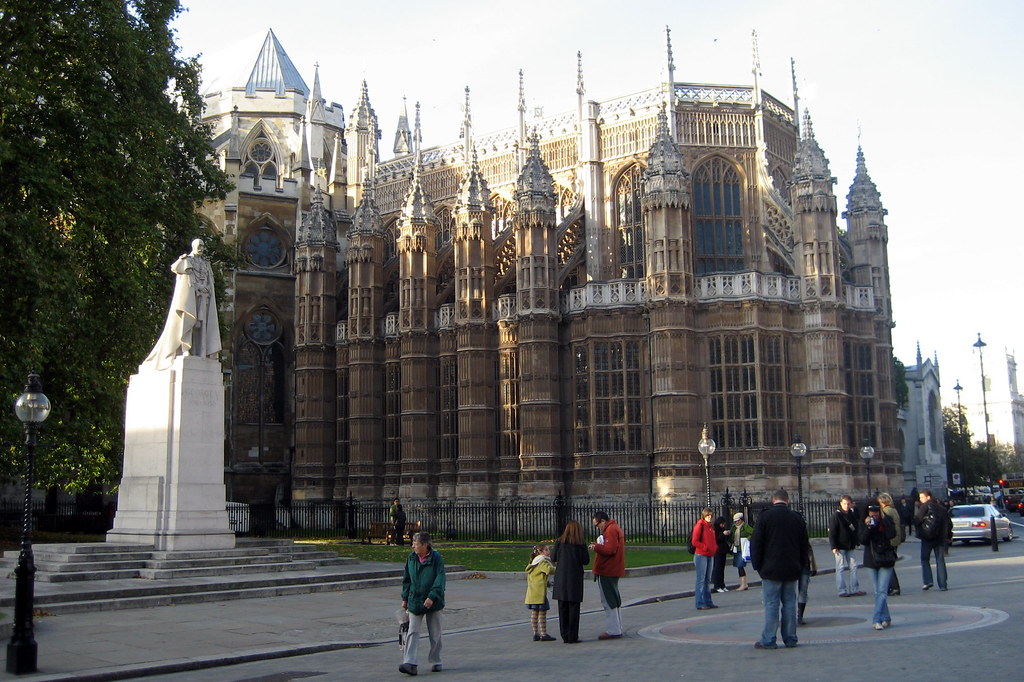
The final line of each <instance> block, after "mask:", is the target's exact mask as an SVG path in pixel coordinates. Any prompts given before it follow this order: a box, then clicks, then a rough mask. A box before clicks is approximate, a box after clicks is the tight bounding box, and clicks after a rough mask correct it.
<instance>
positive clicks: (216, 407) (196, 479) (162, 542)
mask: <svg viewBox="0 0 1024 682" xmlns="http://www.w3.org/2000/svg"><path fill="white" fill-rule="evenodd" d="M124 446H125V447H124V476H123V478H122V479H121V487H120V490H119V491H118V500H117V514H116V515H115V517H114V527H113V529H111V530H110V531H109V532H108V533H107V538H106V539H107V542H118V543H133V544H145V545H152V546H153V547H154V548H156V549H157V550H169V551H173V550H192V549H230V548H232V547H234V546H235V534H234V533H233V532H232V531H231V527H230V524H229V523H228V516H227V511H226V509H225V491H224V386H223V380H222V378H221V369H220V363H219V362H217V361H216V360H209V359H206V358H198V357H181V356H179V357H176V358H175V359H174V360H173V362H172V364H171V366H170V367H169V368H167V369H163V370H156V369H152V368H151V365H143V366H142V367H140V368H139V373H138V374H135V375H133V376H132V378H131V381H130V382H129V384H128V402H127V408H126V415H125V436H124Z"/></svg>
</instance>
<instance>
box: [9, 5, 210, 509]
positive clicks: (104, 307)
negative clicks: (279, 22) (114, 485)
mask: <svg viewBox="0 0 1024 682" xmlns="http://www.w3.org/2000/svg"><path fill="white" fill-rule="evenodd" d="M179 11H181V10H180V7H179V4H178V2H177V0H48V2H38V1H37V0H5V2H4V3H3V4H2V5H0V271H2V272H3V280H2V282H3V285H2V294H3V305H2V307H0V316H2V317H0V390H3V391H4V392H5V393H6V394H7V395H8V396H10V397H11V398H13V397H14V396H16V395H17V394H19V393H20V392H21V390H22V385H23V384H24V380H25V376H26V374H27V372H28V370H29V369H32V368H35V369H36V370H37V371H38V372H39V373H40V375H41V377H42V379H43V388H44V391H45V392H46V393H47V395H48V396H49V397H50V399H51V402H52V404H53V406H54V410H53V413H52V414H51V416H50V419H49V420H48V421H47V422H46V423H45V424H44V426H43V430H42V433H41V441H40V442H41V445H42V447H41V448H40V451H39V460H38V462H39V464H38V477H39V482H40V484H41V485H43V486H50V485H59V486H61V487H64V488H67V489H76V488H81V487H83V486H85V485H88V484H91V483H97V482H98V483H109V482H116V480H117V478H118V475H119V469H120V463H121V455H122V449H123V420H124V395H125V387H126V383H127V379H128V377H129V376H130V375H131V374H132V373H133V372H134V371H135V370H136V367H137V366H138V364H139V363H140V362H141V361H142V359H143V358H144V357H145V355H146V352H147V351H148V349H149V347H150V346H151V345H152V344H153V342H154V340H155V338H156V336H157V334H158V332H159V330H160V325H161V322H162V319H163V315H164V313H165V311H166V306H167V302H168V300H169V296H170V289H171V283H172V280H171V277H170V275H169V273H168V266H169V264H170V263H171V262H172V261H173V260H174V258H175V257H176V256H177V255H179V254H181V253H183V252H185V251H187V250H188V243H189V241H190V240H191V239H193V238H195V237H197V236H202V237H203V238H204V239H206V240H208V242H209V245H210V246H211V247H212V249H211V251H212V252H213V253H217V252H222V249H221V245H220V244H219V238H218V237H217V236H216V235H213V234H211V233H210V232H209V231H208V230H206V229H205V228H203V226H202V223H201V222H200V220H199V218H198V216H197V213H196V207H197V205H198V203H199V202H201V201H203V200H204V199H205V198H208V197H216V196H223V193H224V192H225V190H226V189H227V186H228V185H227V179H226V177H225V176H224V174H223V173H222V172H221V171H220V170H219V168H217V166H216V164H215V163H214V162H213V160H212V158H211V146H210V141H209V139H210V135H209V133H210V131H209V130H208V129H207V128H206V127H205V126H203V125H202V124H201V123H200V116H201V114H202V100H201V98H200V96H199V66H198V64H197V62H196V61H195V59H183V58H182V57H181V56H179V54H178V52H179V50H178V47H177V45H176V44H175V41H174V35H173V32H172V31H171V29H170V28H169V24H170V21H171V20H172V19H173V18H174V16H176V15H177V13H178V12H179ZM20 434H21V425H20V424H19V423H18V422H17V420H16V419H15V417H14V416H13V414H12V413H11V412H10V411H9V410H8V409H7V408H4V409H3V411H2V412H0V440H2V442H3V443H5V444H6V446H5V447H4V449H3V452H2V455H3V456H2V458H0V474H3V475H12V474H15V473H17V471H18V465H19V461H18V460H19V457H20V450H21V448H20V447H16V446H11V445H10V444H11V443H18V442H19V440H20V439H21V435H20Z"/></svg>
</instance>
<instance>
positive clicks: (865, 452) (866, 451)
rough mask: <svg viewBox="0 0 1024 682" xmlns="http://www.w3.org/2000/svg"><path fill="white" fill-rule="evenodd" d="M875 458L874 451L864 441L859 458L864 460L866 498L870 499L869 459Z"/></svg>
mask: <svg viewBox="0 0 1024 682" xmlns="http://www.w3.org/2000/svg"><path fill="white" fill-rule="evenodd" d="M874 456H875V449H874V448H873V447H871V445H869V444H868V439H867V438H865V439H864V446H863V447H862V448H861V449H860V458H861V459H863V460H864V470H865V471H866V472H867V474H868V497H871V459H872V458H873V457H874Z"/></svg>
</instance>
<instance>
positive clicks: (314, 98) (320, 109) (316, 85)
mask: <svg viewBox="0 0 1024 682" xmlns="http://www.w3.org/2000/svg"><path fill="white" fill-rule="evenodd" d="M314 69H315V70H314V71H313V92H312V94H310V96H309V122H310V123H326V122H327V116H326V114H325V112H324V98H323V95H321V94H320V64H319V62H318V63H317V64H316V66H315V67H314Z"/></svg>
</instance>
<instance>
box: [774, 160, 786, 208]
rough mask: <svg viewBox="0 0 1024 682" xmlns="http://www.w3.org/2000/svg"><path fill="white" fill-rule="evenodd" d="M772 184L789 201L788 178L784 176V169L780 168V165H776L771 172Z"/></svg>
mask: <svg viewBox="0 0 1024 682" xmlns="http://www.w3.org/2000/svg"><path fill="white" fill-rule="evenodd" d="M771 177H772V185H773V186H774V187H775V191H776V192H778V193H779V194H781V195H782V198H783V199H785V200H786V203H787V204H788V203H789V178H787V177H786V173H785V171H783V170H782V166H776V167H775V168H773V169H772V172H771Z"/></svg>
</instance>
